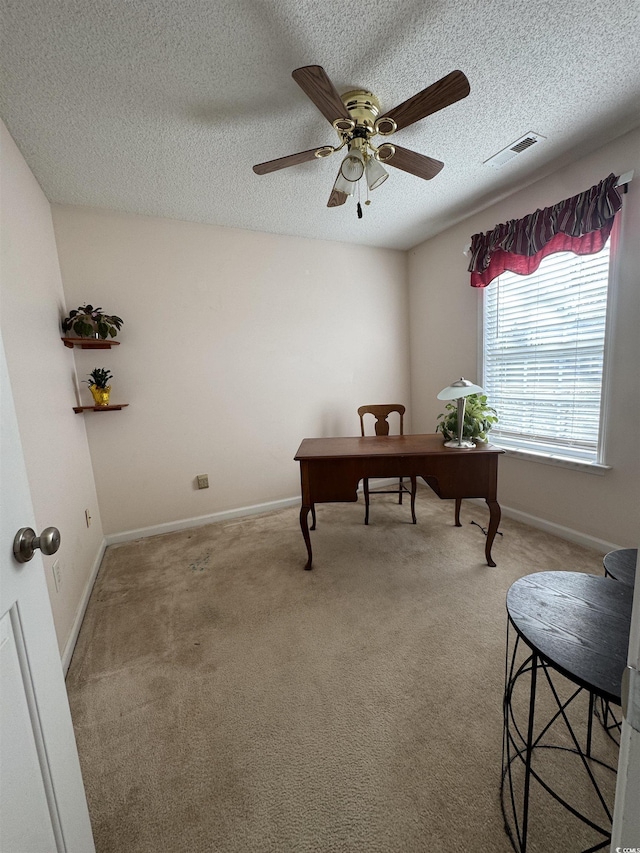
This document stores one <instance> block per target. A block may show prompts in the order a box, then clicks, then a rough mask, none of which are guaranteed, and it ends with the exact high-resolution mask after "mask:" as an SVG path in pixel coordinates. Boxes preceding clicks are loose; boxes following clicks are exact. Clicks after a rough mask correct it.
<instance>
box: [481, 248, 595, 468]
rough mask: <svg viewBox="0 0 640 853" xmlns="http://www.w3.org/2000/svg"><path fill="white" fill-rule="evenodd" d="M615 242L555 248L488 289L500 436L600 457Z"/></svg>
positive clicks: (515, 443)
mask: <svg viewBox="0 0 640 853" xmlns="http://www.w3.org/2000/svg"><path fill="white" fill-rule="evenodd" d="M608 278H609V242H607V244H606V246H605V247H604V249H603V250H602V251H601V252H599V253H598V254H596V255H574V254H573V253H571V252H561V253H558V254H554V255H550V256H548V257H547V258H545V259H544V260H543V261H542V263H541V264H540V266H539V268H538V270H537V271H536V272H534V273H532V274H530V275H527V276H521V275H516V274H515V273H511V272H505V273H502V274H501V275H500V276H499V278H498V279H496V280H495V281H494V282H493V283H492V284H491V285H489V287H487V288H486V290H485V291H484V335H483V387H484V389H485V392H486V394H487V396H488V398H489V403H490V404H491V405H492V406H493V407H494V408H495V409H497V412H498V415H499V418H500V420H499V423H498V424H496V426H495V427H494V428H493V430H492V431H491V441H492V443H495V444H498V445H500V446H503V447H505V448H513V449H520V450H529V451H531V452H534V453H542V454H544V455H547V456H558V457H564V458H569V459H579V460H583V461H585V462H598V461H601V460H599V459H598V442H599V433H600V403H601V396H602V376H603V360H604V340H605V325H606V314H607V290H608Z"/></svg>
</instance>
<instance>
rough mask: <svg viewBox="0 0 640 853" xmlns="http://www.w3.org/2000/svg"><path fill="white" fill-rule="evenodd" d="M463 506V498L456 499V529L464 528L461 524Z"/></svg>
mask: <svg viewBox="0 0 640 853" xmlns="http://www.w3.org/2000/svg"><path fill="white" fill-rule="evenodd" d="M461 504H462V498H456V527H462V525H461V524H460V506H461Z"/></svg>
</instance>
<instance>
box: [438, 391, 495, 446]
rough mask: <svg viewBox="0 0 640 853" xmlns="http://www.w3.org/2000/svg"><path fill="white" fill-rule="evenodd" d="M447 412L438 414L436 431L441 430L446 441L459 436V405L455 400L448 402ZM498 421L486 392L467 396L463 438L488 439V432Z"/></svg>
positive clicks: (473, 439)
mask: <svg viewBox="0 0 640 853" xmlns="http://www.w3.org/2000/svg"><path fill="white" fill-rule="evenodd" d="M445 409H446V410H447V411H446V412H443V413H442V414H440V415H438V418H439V420H438V425H437V426H436V432H441V433H442V434H443V435H444V437H445V440H446V441H453V440H457V438H458V405H457V402H456V401H455V400H453V401H452V402H451V403H447V405H446V406H445ZM497 422H498V415H497V412H496V410H495V409H494V408H492V407H491V406H489V405H488V403H487V395H486V394H469V395H468V396H467V397H465V407H464V420H463V423H462V438H463V439H464V438H466V439H470V440H472V441H487V434H488V433H489V431H490V430H491V428H492V426H493V425H494V424H496V423H497Z"/></svg>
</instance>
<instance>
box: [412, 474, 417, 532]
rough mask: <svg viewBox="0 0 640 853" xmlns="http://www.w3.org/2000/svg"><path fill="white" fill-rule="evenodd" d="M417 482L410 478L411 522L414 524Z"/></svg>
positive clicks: (414, 478)
mask: <svg viewBox="0 0 640 853" xmlns="http://www.w3.org/2000/svg"><path fill="white" fill-rule="evenodd" d="M417 488H418V481H417V478H416V477H412V478H411V521H412V522H413V523H414V524H415V523H416V490H417Z"/></svg>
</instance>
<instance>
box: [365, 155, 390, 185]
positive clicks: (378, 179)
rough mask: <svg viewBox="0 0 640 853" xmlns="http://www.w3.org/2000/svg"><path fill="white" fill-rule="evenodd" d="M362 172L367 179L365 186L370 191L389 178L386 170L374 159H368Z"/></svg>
mask: <svg viewBox="0 0 640 853" xmlns="http://www.w3.org/2000/svg"><path fill="white" fill-rule="evenodd" d="M364 171H365V175H366V178H367V186H368V187H369V189H370V190H375V189H376V188H377V187H379V186H380V184H382V183H384V181H386V180H387V178H388V177H389V173H388V172H387V170H386V169H385V168H384V166H383V165H382V163H380V162H379V161H378V160H376V158H375V157H369V159H368V160H367V165H366V166H365V167H364Z"/></svg>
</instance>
